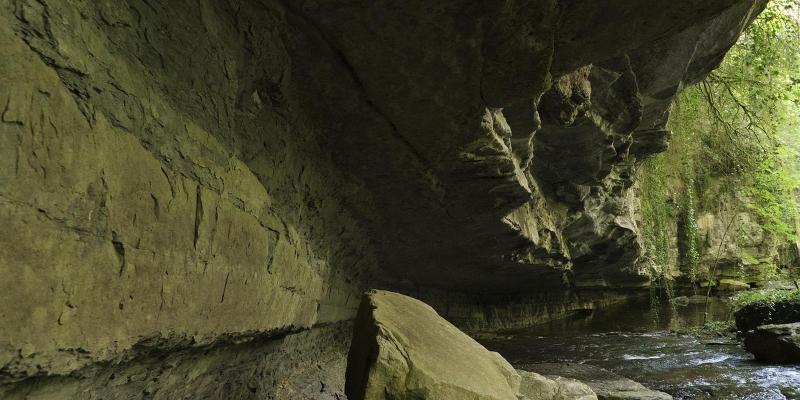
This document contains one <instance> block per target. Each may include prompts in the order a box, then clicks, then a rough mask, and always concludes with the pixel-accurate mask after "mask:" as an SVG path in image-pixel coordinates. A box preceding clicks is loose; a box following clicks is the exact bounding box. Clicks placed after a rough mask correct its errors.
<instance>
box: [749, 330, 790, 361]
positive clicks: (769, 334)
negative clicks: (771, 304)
mask: <svg viewBox="0 0 800 400" xmlns="http://www.w3.org/2000/svg"><path fill="white" fill-rule="evenodd" d="M744 345H745V348H747V351H749V352H751V353H753V355H754V356H755V357H756V360H759V361H766V362H775V363H800V322H796V323H793V324H774V325H761V326H759V327H757V328H756V329H754V330H753V331H751V332H748V333H746V334H745V339H744Z"/></svg>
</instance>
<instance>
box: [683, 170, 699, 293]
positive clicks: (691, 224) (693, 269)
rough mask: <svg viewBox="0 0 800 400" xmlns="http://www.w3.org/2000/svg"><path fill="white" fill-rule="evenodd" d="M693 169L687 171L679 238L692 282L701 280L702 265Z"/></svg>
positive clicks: (684, 264)
mask: <svg viewBox="0 0 800 400" xmlns="http://www.w3.org/2000/svg"><path fill="white" fill-rule="evenodd" d="M691 172H692V170H691V169H689V170H688V171H686V172H685V173H686V174H687V175H688V176H687V177H686V178H685V179H686V187H685V188H684V190H683V204H681V214H680V221H679V223H678V226H679V227H681V228H682V229H681V230H680V232H678V234H679V240H680V241H681V243H682V244H683V245H682V246H680V247H679V248H680V249H681V265H682V267H683V268H684V269H685V270H687V271H688V272H689V280H690V281H691V282H697V281H699V277H698V273H699V271H698V269H699V265H700V237H699V236H700V233H699V232H698V228H697V210H696V208H695V185H694V176H693V175H692V173H691Z"/></svg>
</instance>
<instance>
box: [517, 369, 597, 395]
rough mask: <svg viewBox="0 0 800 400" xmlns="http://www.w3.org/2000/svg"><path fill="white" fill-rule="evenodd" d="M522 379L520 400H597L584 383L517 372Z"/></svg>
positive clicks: (527, 372) (558, 377)
mask: <svg viewBox="0 0 800 400" xmlns="http://www.w3.org/2000/svg"><path fill="white" fill-rule="evenodd" d="M517 372H519V375H520V376H521V377H522V384H521V385H520V390H519V391H520V394H521V395H522V397H521V399H520V400H597V395H596V394H595V393H594V391H593V390H592V388H590V387H589V386H588V385H586V384H585V383H583V382H581V381H579V380H576V379H570V378H564V377H560V376H556V377H552V379H550V378H547V377H544V376H542V375H539V374H537V373H535V372H529V371H522V370H517Z"/></svg>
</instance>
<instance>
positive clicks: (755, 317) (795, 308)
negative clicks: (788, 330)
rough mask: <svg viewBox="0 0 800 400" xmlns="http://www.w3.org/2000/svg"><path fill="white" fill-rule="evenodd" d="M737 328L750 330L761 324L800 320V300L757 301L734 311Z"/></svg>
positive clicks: (743, 330) (745, 330) (786, 322)
mask: <svg viewBox="0 0 800 400" xmlns="http://www.w3.org/2000/svg"><path fill="white" fill-rule="evenodd" d="M734 318H735V319H736V328H737V329H739V330H740V331H742V332H748V331H751V330H753V329H755V328H756V327H758V326H761V325H769V324H790V323H794V322H800V301H797V300H792V301H781V302H777V303H771V302H755V303H751V304H748V305H746V306H744V307H742V308H740V309H739V310H737V311H736V312H735V313H734Z"/></svg>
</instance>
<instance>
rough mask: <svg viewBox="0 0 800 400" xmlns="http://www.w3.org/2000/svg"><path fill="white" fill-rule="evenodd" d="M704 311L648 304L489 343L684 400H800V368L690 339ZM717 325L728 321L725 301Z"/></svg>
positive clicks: (713, 312)
mask: <svg viewBox="0 0 800 400" xmlns="http://www.w3.org/2000/svg"><path fill="white" fill-rule="evenodd" d="M703 309H704V304H702V303H697V304H688V305H686V306H684V307H679V308H677V309H676V312H672V311H671V310H670V308H669V307H665V308H662V309H660V310H651V309H650V307H649V305H648V302H646V301H644V302H639V303H632V304H627V305H625V306H620V307H614V308H611V309H607V310H602V311H596V312H595V313H594V314H592V315H591V316H585V317H582V318H575V319H570V320H564V321H558V322H554V323H552V324H550V325H546V326H538V327H534V328H531V329H527V330H524V331H520V332H516V333H514V334H511V335H508V336H506V337H501V338H497V339H492V340H485V341H484V342H483V343H484V345H486V347H488V348H490V349H492V350H495V351H497V352H499V353H501V354H502V355H503V356H505V357H506V359H508V360H509V361H510V362H511V363H512V364H515V365H524V364H529V363H537V362H578V363H585V364H589V365H594V366H598V367H602V368H606V369H609V370H612V371H614V372H616V373H618V374H620V375H624V376H626V377H628V378H631V379H633V380H636V381H638V382H641V383H643V384H644V385H645V386H648V387H651V388H653V389H657V390H661V391H664V392H667V393H670V394H672V395H673V396H675V398H676V399H754V400H755V399H758V400H770V399H800V366H777V365H765V364H759V363H757V362H755V361H754V360H753V357H752V356H751V355H750V353H747V352H746V351H745V350H744V349H742V348H741V346H740V345H739V343H738V342H737V341H735V340H727V339H725V338H714V337H713V336H709V335H703V334H702V332H701V334H698V333H689V332H688V330H689V329H690V328H693V327H699V326H701V325H702V322H703ZM709 310H710V313H709V315H710V317H709V318H710V319H711V320H714V319H716V320H719V319H727V318H728V317H729V315H730V310H729V308H728V306H727V304H725V303H724V302H722V301H720V300H714V301H713V302H711V303H710V304H709Z"/></svg>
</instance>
